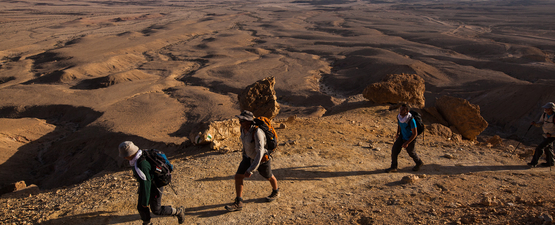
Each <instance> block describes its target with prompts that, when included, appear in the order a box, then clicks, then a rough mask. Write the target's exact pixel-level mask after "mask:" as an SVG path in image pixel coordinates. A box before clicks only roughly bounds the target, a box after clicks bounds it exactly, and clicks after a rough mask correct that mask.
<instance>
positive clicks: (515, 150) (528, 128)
mask: <svg viewBox="0 0 555 225" xmlns="http://www.w3.org/2000/svg"><path fill="white" fill-rule="evenodd" d="M532 126H533V125H532V124H530V126H529V127H528V129H527V130H526V132H525V133H524V135H523V136H522V137H526V134H528V131H529V130H530V128H532ZM520 143H521V142H518V145H516V148H515V151H516V150H517V149H518V146H520Z"/></svg>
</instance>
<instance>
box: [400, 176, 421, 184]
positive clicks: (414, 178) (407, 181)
mask: <svg viewBox="0 0 555 225" xmlns="http://www.w3.org/2000/svg"><path fill="white" fill-rule="evenodd" d="M419 179H420V178H419V177H418V176H416V175H414V174H411V175H408V176H404V177H403V178H401V182H402V183H405V184H413V183H416V182H418V180H419Z"/></svg>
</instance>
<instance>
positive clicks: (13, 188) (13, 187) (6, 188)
mask: <svg viewBox="0 0 555 225" xmlns="http://www.w3.org/2000/svg"><path fill="white" fill-rule="evenodd" d="M25 187H27V184H25V181H23V180H22V181H18V182H15V183H11V184H8V185H6V186H4V187H2V189H0V195H3V194H6V193H10V192H14V191H18V190H21V189H23V188H25Z"/></svg>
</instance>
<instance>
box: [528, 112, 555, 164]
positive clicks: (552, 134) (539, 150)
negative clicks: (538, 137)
mask: <svg viewBox="0 0 555 225" xmlns="http://www.w3.org/2000/svg"><path fill="white" fill-rule="evenodd" d="M542 108H543V114H542V115H541V116H540V120H539V121H538V122H534V121H532V125H534V126H536V127H541V128H542V130H543V140H542V142H541V143H540V144H539V145H538V147H536V151H534V156H533V157H532V162H530V163H528V166H530V167H536V166H537V165H538V160H539V159H540V157H541V156H542V155H543V153H544V152H545V160H546V161H547V162H545V163H542V164H540V166H542V167H549V166H553V164H554V157H553V141H555V124H554V123H553V119H554V117H555V116H554V115H553V114H554V113H553V112H554V111H555V103H553V102H548V103H547V104H545V105H544V106H543V107H542Z"/></svg>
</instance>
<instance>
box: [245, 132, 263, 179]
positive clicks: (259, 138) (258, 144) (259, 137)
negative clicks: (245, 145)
mask: <svg viewBox="0 0 555 225" xmlns="http://www.w3.org/2000/svg"><path fill="white" fill-rule="evenodd" d="M254 142H255V148H256V157H254V159H253V162H252V163H251V166H250V167H249V168H248V169H247V172H245V173H246V174H245V176H247V174H248V176H247V177H249V176H250V174H252V172H253V171H256V169H258V166H260V161H261V160H262V157H263V156H264V154H266V149H265V148H264V145H265V144H266V137H265V135H264V132H263V131H262V130H261V129H256V133H255V135H254Z"/></svg>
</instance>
